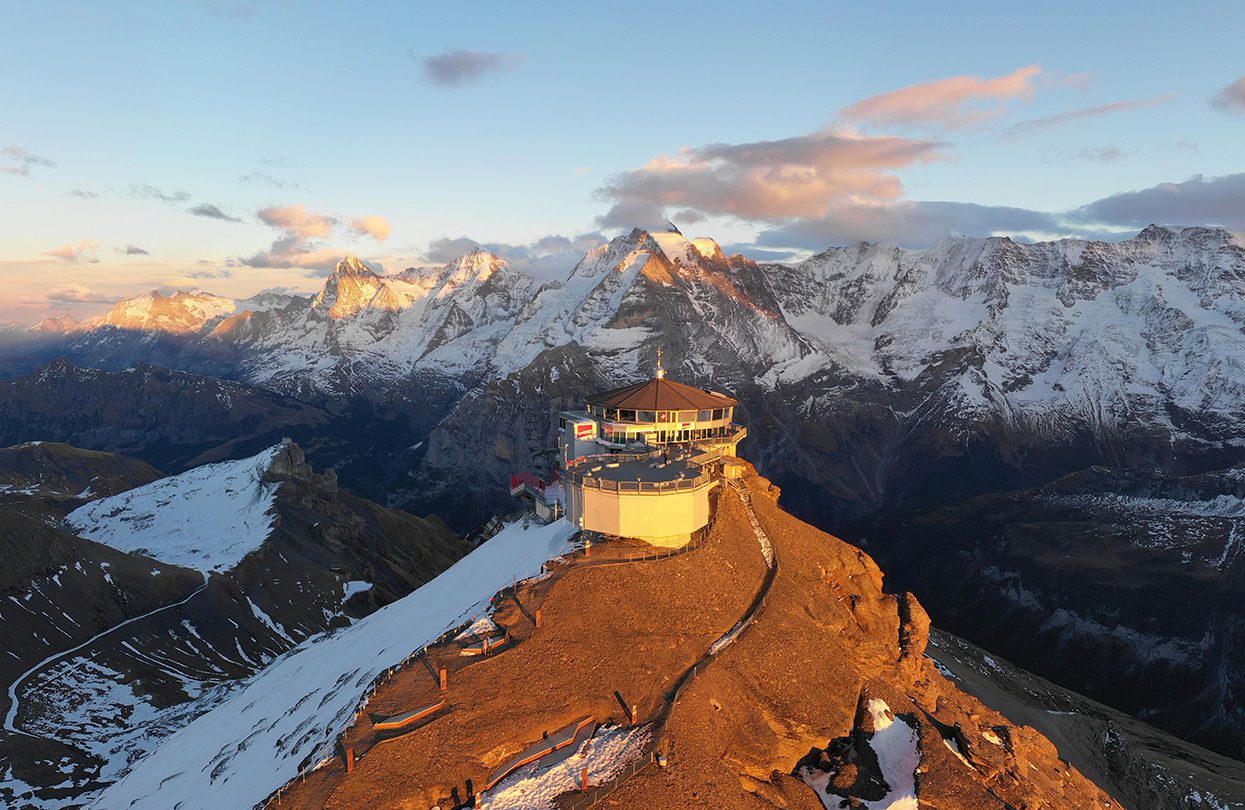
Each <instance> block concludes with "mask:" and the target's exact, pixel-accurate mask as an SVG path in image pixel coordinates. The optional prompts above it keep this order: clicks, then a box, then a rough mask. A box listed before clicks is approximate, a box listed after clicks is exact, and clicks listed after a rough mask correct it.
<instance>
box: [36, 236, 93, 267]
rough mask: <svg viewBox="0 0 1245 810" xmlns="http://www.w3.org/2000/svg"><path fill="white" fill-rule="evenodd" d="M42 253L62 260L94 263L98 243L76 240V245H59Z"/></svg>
mask: <svg viewBox="0 0 1245 810" xmlns="http://www.w3.org/2000/svg"><path fill="white" fill-rule="evenodd" d="M43 255H44V256H52V257H53V258H56V259H60V260H61V261H63V262H76V263H79V264H94V263H96V262H98V261H99V243H98V242H88V241H84V242H78V243H77V244H76V245H61V246H60V247H58V248H53V249H52V250H49V251H47V252H45V253H44V254H43Z"/></svg>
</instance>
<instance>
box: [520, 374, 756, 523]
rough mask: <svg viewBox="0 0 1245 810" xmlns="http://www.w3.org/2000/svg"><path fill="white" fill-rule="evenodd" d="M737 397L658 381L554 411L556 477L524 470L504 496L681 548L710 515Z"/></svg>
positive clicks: (730, 451)
mask: <svg viewBox="0 0 1245 810" xmlns="http://www.w3.org/2000/svg"><path fill="white" fill-rule="evenodd" d="M737 405H738V400H736V399H734V398H733V397H730V396H728V395H726V394H723V393H720V392H717V391H710V390H707V389H704V388H697V387H695V386H691V385H685V384H683V383H679V382H675V381H674V380H668V379H666V378H665V373H664V372H663V370H662V369H661V368H660V366H659V367H658V369H657V375H656V377H654V378H653V379H650V380H647V381H645V382H641V383H636V384H634V385H627V386H623V387H621V388H615V389H612V390H609V391H604V392H602V393H599V394H594V395H592V396H589V397H587V398H585V400H584V409H583V410H582V411H562V412H561V413H560V414H558V451H559V452H558V461H559V466H560V475H555V478H554V480H553V481H552V482H551V483H545V482H544V481H542V480H540V479H537V478H536V477H535V476H532V475H530V474H526V473H523V474H519V475H516V476H513V477H512V479H511V492H512V494H515V495H516V496H520V497H526V498H530V499H531V500H532V502H533V505H534V507H535V509H536V512H537V514H538V515H540V516H541V517H542V518H545V519H550V518H553V517H558V516H560V515H562V514H565V516H566V518H567V519H568V520H570V521H571V522H572V523H575V524H576V525H577V526H579V527H580V528H581V529H584V530H586V531H594V532H598V533H600V534H604V535H612V536H618V537H631V538H637V539H640V540H644V541H646V542H649V543H652V544H654V545H662V546H681V545H683V544H685V543H687V542H688V541H689V540H690V539H691V536H692V534H693V533H694V532H696V531H697V530H699V529H701V528H703V527H704V526H705V525H707V524H708V522H709V519H710V516H711V515H710V500H709V492H710V491H711V490H712V489H713V487H715V486H716V485H717V484H718V483H719V481H720V479H721V473H722V465H723V457H730V456H734V455H735V453H736V446H737V445H738V444H739V442H740V441H741V440H743V439H744V438H745V437H746V436H747V429H746V428H744V427H741V426H740V425H737V424H734V422H733V421H732V420H733V419H734V415H735V407H736V406H737Z"/></svg>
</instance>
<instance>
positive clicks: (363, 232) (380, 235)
mask: <svg viewBox="0 0 1245 810" xmlns="http://www.w3.org/2000/svg"><path fill="white" fill-rule="evenodd" d="M350 230H352V231H353V232H355V233H356V234H358V235H359V236H370V237H372V238H373V239H375V240H376V241H377V242H383V241H385V240H386V239H388V238H389V234H390V233H391V232H392V230H393V229H392V227H391V226H390V225H389V220H387V219H385V218H384V217H378V216H376V215H375V214H372V215H369V216H366V217H357V218H355V219H352V220H350Z"/></svg>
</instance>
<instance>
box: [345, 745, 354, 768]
mask: <svg viewBox="0 0 1245 810" xmlns="http://www.w3.org/2000/svg"><path fill="white" fill-rule="evenodd" d="M346 773H354V748H347V749H346Z"/></svg>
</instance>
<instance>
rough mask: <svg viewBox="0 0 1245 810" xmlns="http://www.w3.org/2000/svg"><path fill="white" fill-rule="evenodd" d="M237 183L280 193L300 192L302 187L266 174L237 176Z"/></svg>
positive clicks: (252, 173) (253, 173) (250, 173)
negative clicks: (279, 191) (277, 190)
mask: <svg viewBox="0 0 1245 810" xmlns="http://www.w3.org/2000/svg"><path fill="white" fill-rule="evenodd" d="M238 182H239V183H241V184H242V185H244V186H268V187H269V188H276V189H280V190H282V191H300V190H302V186H300V185H299V184H298V183H295V182H293V181H291V180H281V179H280V178H277V177H273V176H272V175H271V174H268V173H267V172H247V173H246V174H243V175H239V176H238Z"/></svg>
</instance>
